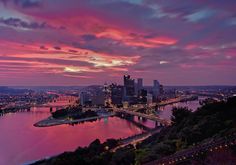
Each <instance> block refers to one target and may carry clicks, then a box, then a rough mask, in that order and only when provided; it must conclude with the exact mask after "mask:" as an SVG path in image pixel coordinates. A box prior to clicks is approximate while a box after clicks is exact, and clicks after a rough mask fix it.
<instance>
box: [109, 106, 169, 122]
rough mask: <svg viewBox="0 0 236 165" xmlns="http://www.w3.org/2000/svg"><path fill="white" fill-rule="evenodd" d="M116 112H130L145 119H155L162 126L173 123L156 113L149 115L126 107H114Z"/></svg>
mask: <svg viewBox="0 0 236 165" xmlns="http://www.w3.org/2000/svg"><path fill="white" fill-rule="evenodd" d="M113 111H114V112H117V113H124V114H129V115H133V116H138V117H142V118H145V119H149V120H153V121H156V122H157V124H158V125H160V126H168V125H170V124H171V122H170V121H167V120H165V119H162V118H160V117H158V116H156V115H148V114H145V113H140V112H135V111H129V110H124V109H115V108H114V109H113Z"/></svg>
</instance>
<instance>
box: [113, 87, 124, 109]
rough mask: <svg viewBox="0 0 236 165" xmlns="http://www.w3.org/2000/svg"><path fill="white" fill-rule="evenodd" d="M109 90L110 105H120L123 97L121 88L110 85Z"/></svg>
mask: <svg viewBox="0 0 236 165" xmlns="http://www.w3.org/2000/svg"><path fill="white" fill-rule="evenodd" d="M110 89H111V103H112V104H113V105H121V104H122V97H123V86H121V85H116V84H111V85H110Z"/></svg>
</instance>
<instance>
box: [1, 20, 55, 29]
mask: <svg viewBox="0 0 236 165" xmlns="http://www.w3.org/2000/svg"><path fill="white" fill-rule="evenodd" d="M0 24H3V25H6V26H12V27H16V28H17V27H19V28H27V29H45V28H50V26H49V25H47V23H45V22H43V23H37V22H30V23H28V22H26V21H23V20H21V19H19V18H0Z"/></svg>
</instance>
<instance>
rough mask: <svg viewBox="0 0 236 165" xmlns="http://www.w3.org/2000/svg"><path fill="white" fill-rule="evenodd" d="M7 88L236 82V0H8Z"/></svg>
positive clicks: (0, 21) (1, 60)
mask: <svg viewBox="0 0 236 165" xmlns="http://www.w3.org/2000/svg"><path fill="white" fill-rule="evenodd" d="M0 11H1V12H0V79H1V81H0V85H86V84H103V83H104V82H105V81H116V82H121V78H122V75H123V74H127V73H128V74H131V75H132V76H133V77H135V78H137V77H143V78H144V79H145V83H146V84H151V83H152V79H159V80H160V82H161V83H163V84H168V85H185V84H188V85H204V84H206V85H208V84H229V85H235V84H236V76H234V75H235V73H234V72H235V70H236V36H235V35H234V33H235V32H236V12H235V11H236V2H235V0H227V1H225V0H217V1H215V0H206V1H199V0H193V1H183V0H175V1H173V0H99V1H98V0H86V1H85V0H57V1H55V0H2V1H0Z"/></svg>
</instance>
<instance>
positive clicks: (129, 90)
mask: <svg viewBox="0 0 236 165" xmlns="http://www.w3.org/2000/svg"><path fill="white" fill-rule="evenodd" d="M134 95H135V81H134V79H131V77H130V75H124V97H132V96H134Z"/></svg>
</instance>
